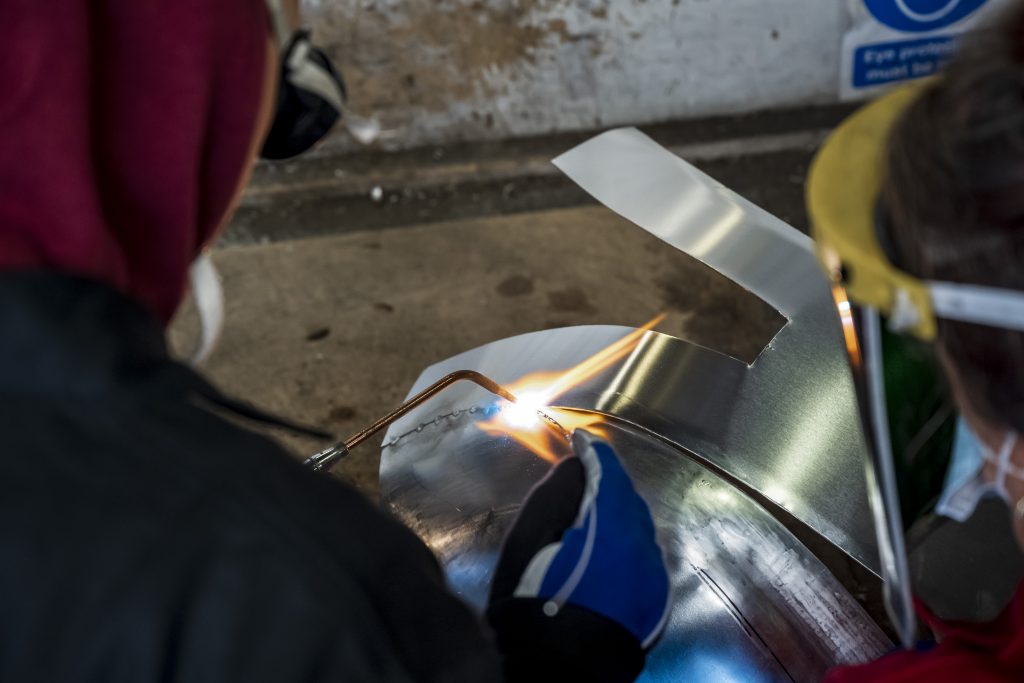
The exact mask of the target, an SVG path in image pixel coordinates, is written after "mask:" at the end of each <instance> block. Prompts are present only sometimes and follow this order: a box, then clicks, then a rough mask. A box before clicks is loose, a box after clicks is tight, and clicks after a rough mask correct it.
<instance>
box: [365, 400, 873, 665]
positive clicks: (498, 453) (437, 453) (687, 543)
mask: <svg viewBox="0 0 1024 683" xmlns="http://www.w3.org/2000/svg"><path fill="white" fill-rule="evenodd" d="M460 393H461V394H462V395H463V396H461V397H460V396H457V395H456V396H453V395H451V394H449V395H447V396H445V397H444V399H442V400H443V404H444V405H442V406H438V407H439V408H441V412H440V414H439V415H438V416H437V417H435V418H433V419H431V420H429V421H428V422H427V423H425V424H422V425H417V426H416V427H414V428H412V429H411V430H410V431H408V432H407V433H405V434H402V435H400V436H399V435H396V436H395V437H393V438H392V439H391V440H390V441H388V442H387V446H386V449H385V453H386V460H385V463H384V469H383V474H384V476H383V479H382V481H384V482H385V488H384V489H383V491H382V493H383V496H384V498H385V500H387V501H389V502H390V505H391V508H392V509H393V511H394V512H395V513H396V514H397V515H398V516H399V518H400V519H402V521H403V522H405V523H406V524H407V525H408V526H409V527H410V528H412V529H413V530H414V531H415V532H416V533H417V534H419V535H420V537H422V538H423V539H424V540H425V541H426V542H427V543H428V545H430V547H431V548H432V549H433V550H434V551H435V552H436V553H437V555H438V557H439V558H440V559H441V561H442V563H443V564H444V566H445V570H446V573H447V576H448V580H449V582H450V584H451V585H452V587H453V589H454V590H455V591H456V593H457V594H459V595H460V596H461V597H462V598H463V599H464V600H466V601H467V602H468V603H469V604H471V605H472V606H473V607H474V608H475V609H477V610H478V611H482V610H483V608H484V606H485V605H486V600H487V594H488V590H489V584H490V579H491V576H492V574H493V571H494V566H495V563H496V562H497V558H498V554H499V552H500V549H501V542H502V539H503V538H504V536H505V534H506V532H507V531H508V529H509V527H510V525H511V524H512V523H513V521H514V519H515V515H516V512H517V510H518V508H519V505H520V503H521V501H522V500H523V498H524V497H525V496H526V494H527V492H528V491H529V489H530V487H531V486H532V485H533V484H534V483H536V481H538V480H539V479H540V478H541V477H543V475H544V473H545V472H546V471H547V469H548V467H549V465H548V463H546V462H545V461H543V460H541V459H540V458H538V457H537V456H536V455H534V454H532V453H530V452H529V451H527V450H525V449H524V448H523V447H522V446H520V445H519V444H518V443H516V442H515V441H512V440H511V439H509V438H508V437H500V436H493V435H490V434H487V433H485V432H484V431H482V430H481V429H479V428H478V426H477V423H478V422H479V421H480V420H481V419H485V418H488V417H490V416H491V415H492V414H493V413H494V412H495V411H497V410H499V409H500V403H499V402H495V401H490V402H488V401H487V399H486V397H485V396H481V395H478V393H477V390H476V389H475V388H468V387H463V388H460V389H459V390H457V391H456V394H460ZM460 398H461V399H470V400H473V401H475V400H477V399H484V401H485V402H483V403H480V404H474V405H471V406H470V407H469V408H468V409H467V408H456V407H454V406H457V405H465V400H460ZM605 429H606V430H607V432H608V437H609V440H610V441H611V443H612V444H613V445H614V447H615V448H616V450H617V452H618V453H619V454H620V456H621V457H622V459H623V462H624V464H625V466H626V468H627V470H628V471H629V473H630V474H631V476H632V477H633V479H634V481H635V482H636V485H637V489H638V490H639V491H640V493H641V495H643V496H644V498H645V500H647V502H648V503H649V505H650V506H651V509H652V513H653V515H654V518H655V520H656V523H657V527H658V536H659V540H660V541H661V543H662V546H663V548H664V549H665V553H666V560H667V562H668V565H669V568H670V572H671V576H672V586H673V589H672V590H673V596H674V600H673V607H672V613H671V616H670V620H669V623H668V627H667V631H666V634H665V636H664V637H663V638H662V639H661V641H660V642H659V643H658V645H657V646H656V647H655V648H654V650H653V651H652V653H651V656H650V657H649V660H648V666H647V669H646V670H645V673H644V676H643V678H642V679H641V680H643V681H709V682H718V681H721V682H726V681H728V682H732V681H745V682H748V683H749V682H756V681H818V680H820V678H821V676H822V675H823V674H824V673H825V671H826V670H828V669H829V668H830V667H832V666H835V665H836V664H839V663H846V662H859V661H866V660H868V659H871V658H873V657H875V656H877V655H879V654H881V653H883V652H884V651H886V650H887V649H889V648H891V643H890V642H889V641H888V640H887V638H886V637H885V635H884V634H883V633H882V632H881V631H880V630H879V628H878V627H877V626H876V625H875V623H874V622H873V621H872V620H871V619H870V617H869V616H868V615H867V614H866V613H865V612H864V610H863V609H862V608H861V607H860V605H859V604H858V603H857V602H856V600H854V599H853V598H852V597H851V596H850V595H849V593H847V591H846V590H845V589H844V588H843V587H842V586H841V585H840V584H839V582H838V581H837V580H836V579H835V578H834V577H833V576H832V574H831V573H830V572H829V571H828V569H827V568H826V567H825V566H824V565H823V564H822V563H821V562H819V561H818V560H817V559H816V558H815V557H814V556H813V555H812V554H811V553H810V552H809V551H808V550H807V549H806V548H805V547H804V546H803V545H802V544H801V543H800V542H799V541H798V540H797V539H796V538H795V537H794V536H793V535H792V534H791V533H789V531H787V529H786V528H785V527H784V526H783V525H782V524H780V523H779V522H778V521H777V520H776V519H775V518H774V517H772V516H771V515H770V514H768V513H767V512H766V511H765V510H764V509H763V508H762V507H761V506H760V505H758V504H757V503H756V502H754V501H753V500H752V499H751V498H749V497H748V496H746V495H744V494H743V493H742V492H741V491H740V490H739V489H737V488H736V487H735V486H733V485H732V484H730V483H729V482H728V481H727V480H726V479H723V478H722V477H720V476H718V475H717V474H715V473H714V472H712V471H711V470H709V469H707V468H706V467H704V466H702V465H701V464H700V463H699V462H698V460H697V459H696V458H695V457H693V455H692V454H689V453H687V452H685V451H684V450H682V449H680V448H678V447H676V446H673V445H671V444H669V443H666V442H665V441H664V440H662V439H659V438H657V437H655V436H653V435H651V434H649V433H646V432H644V431H643V430H641V429H638V428H637V427H635V426H634V425H630V424H628V423H625V422H621V421H617V420H616V421H613V422H611V423H610V424H609V425H607V426H606V427H605ZM615 589H616V590H629V588H628V587H616V588H615Z"/></svg>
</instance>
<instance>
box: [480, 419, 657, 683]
mask: <svg viewBox="0 0 1024 683" xmlns="http://www.w3.org/2000/svg"><path fill="white" fill-rule="evenodd" d="M573 450H574V451H575V456H574V457H569V458H566V459H565V460H563V461H561V462H560V463H559V464H558V465H557V466H556V467H555V468H553V469H552V471H551V472H550V473H549V474H548V476H547V477H545V479H544V480H543V481H542V482H540V483H539V484H538V485H537V486H536V487H535V488H534V490H533V491H532V492H531V493H530V496H529V498H527V501H526V503H525V505H524V506H523V509H522V511H521V512H520V513H519V518H518V519H517V520H516V523H515V525H514V526H513V527H512V530H511V532H510V533H509V536H508V538H507V539H506V541H505V547H504V549H503V550H502V555H501V558H500V559H499V562H498V568H497V571H496V573H495V577H494V583H493V585H492V588H491V599H490V606H489V607H488V611H487V616H488V620H489V621H490V623H491V626H492V627H493V629H494V632H495V635H496V637H497V641H498V647H499V649H500V650H501V651H502V654H503V656H504V658H505V668H506V678H507V680H509V681H520V680H532V681H536V680H556V679H557V680H562V681H565V680H585V681H608V682H614V683H619V682H620V681H632V680H634V679H635V678H636V677H637V676H638V675H639V674H640V672H641V670H642V669H643V667H644V661H645V659H646V653H647V650H648V649H649V648H650V647H651V645H652V644H653V643H654V642H655V640H657V638H658V636H659V635H661V632H662V630H663V629H664V626H665V621H666V618H667V615H668V607H669V577H668V570H667V568H666V566H665V560H664V556H663V554H662V551H661V548H660V547H659V546H658V542H657V540H656V539H655V529H654V521H653V520H652V518H651V513H650V510H649V509H648V507H647V504H646V503H645V502H644V500H643V499H642V498H641V497H640V496H639V494H637V492H636V490H635V489H634V488H633V482H632V481H630V479H629V475H627V474H626V471H625V470H624V469H623V468H622V464H621V463H620V462H619V459H618V456H616V454H615V452H614V451H613V450H612V448H611V446H610V445H608V444H607V443H605V442H604V441H601V440H599V439H597V438H596V437H594V436H593V435H591V434H589V433H587V432H585V431H583V430H576V433H575V434H574V435H573Z"/></svg>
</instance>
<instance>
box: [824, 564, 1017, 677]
mask: <svg viewBox="0 0 1024 683" xmlns="http://www.w3.org/2000/svg"><path fill="white" fill-rule="evenodd" d="M917 611H918V614H920V616H921V618H922V619H923V620H924V621H925V622H927V623H928V625H929V626H931V627H932V630H933V631H935V634H936V636H937V637H938V640H939V643H938V645H936V646H935V647H933V648H931V649H930V650H914V651H909V652H908V651H902V650H900V651H898V652H893V653H891V654H888V655H886V656H885V657H882V658H881V659H878V660H876V661H874V662H871V663H869V664H864V665H861V666H851V667H844V668H841V669H835V670H833V671H831V672H830V673H829V674H828V675H827V676H826V677H825V682H824V683H862V682H865V681H871V682H872V683H904V682H905V681H928V682H929V683H947V682H948V683H997V682H998V683H1003V682H1005V681H1024V583H1022V584H1021V585H1019V586H1018V587H1017V592H1016V594H1014V596H1013V600H1012V601H1011V602H1010V604H1009V606H1007V608H1006V609H1005V610H1004V611H1003V613H1002V614H1001V615H1000V616H999V617H998V618H997V619H995V620H993V621H990V622H988V623H982V624H978V623H972V622H966V621H960V622H943V621H941V620H939V619H938V618H937V617H936V616H935V615H933V614H932V613H931V612H930V611H929V610H928V609H927V608H925V607H924V606H923V605H921V604H918V610H917Z"/></svg>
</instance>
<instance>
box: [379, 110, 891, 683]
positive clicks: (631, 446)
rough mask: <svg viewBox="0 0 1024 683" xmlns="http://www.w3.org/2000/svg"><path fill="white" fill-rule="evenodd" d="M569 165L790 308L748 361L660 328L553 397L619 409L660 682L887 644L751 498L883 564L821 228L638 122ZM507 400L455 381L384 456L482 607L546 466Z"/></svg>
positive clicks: (603, 332)
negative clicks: (642, 518)
mask: <svg viewBox="0 0 1024 683" xmlns="http://www.w3.org/2000/svg"><path fill="white" fill-rule="evenodd" d="M555 163H556V164H557V165H558V166H559V167H560V168H561V169H562V170H563V171H565V172H566V173H567V174H568V175H569V176H570V177H571V178H572V179H573V180H575V181H576V182H577V183H579V184H580V185H581V186H582V187H583V188H584V189H585V190H587V191H588V192H590V193H591V194H592V195H594V196H595V197H596V198H597V199H598V200H599V201H601V202H602V203H604V204H605V205H606V206H608V207H609V208H610V209H612V210H614V211H616V212H617V213H619V214H621V215H622V216H624V217H626V218H627V219H629V220H631V221H633V222H634V223H636V224H637V225H639V226H640V227H641V228H644V229H646V230H648V231H650V232H652V233H653V234H655V235H657V236H659V237H661V238H662V239H663V240H665V241H666V242H668V243H669V244H671V245H673V246H675V247H676V248H678V249H681V250H682V251H685V252H686V253H688V254H690V255H692V256H694V257H696V258H698V259H700V260H701V261H703V262H704V263H706V264H708V265H709V266H711V267H712V268H715V269H716V270H718V271H719V272H721V273H723V274H724V275H726V276H727V277H729V278H731V279H733V280H734V281H736V282H737V283H739V284H740V285H742V286H744V287H745V288H747V289H748V290H750V291H751V292H752V293H754V294H755V295H757V296H759V297H761V298H762V299H763V300H764V301H766V302H767V303H769V304H770V305H772V306H774V307H775V308H776V309H777V310H778V311H779V312H780V313H781V314H782V315H783V316H784V317H785V318H786V319H787V321H788V322H787V324H786V325H785V326H784V327H783V328H782V330H781V331H780V332H779V333H778V335H777V336H776V337H775V339H773V340H772V342H771V343H770V344H769V345H768V346H767V347H766V348H765V349H764V350H763V351H762V352H761V354H760V355H759V356H758V357H757V359H756V360H755V361H754V363H752V364H749V365H748V364H746V363H743V362H741V361H739V360H737V359H734V358H731V357H729V356H726V355H723V354H720V353H717V352H715V351H714V350H711V349H707V348H703V347H700V346H697V345H694V344H691V343H688V342H686V341H684V340H681V339H676V338H674V337H670V336H667V335H663V334H659V333H656V332H647V333H646V334H645V335H644V336H643V337H642V339H641V340H640V343H639V344H638V345H637V346H636V348H635V349H634V350H633V351H632V352H631V353H630V354H629V355H628V356H627V357H625V358H624V359H622V360H621V361H619V362H617V363H615V364H614V365H612V366H611V367H609V368H608V369H607V370H605V371H604V372H602V373H599V374H597V375H595V376H593V377H590V378H588V379H587V381H585V382H583V383H582V384H580V385H579V386H577V387H575V388H574V389H572V390H571V391H569V392H567V393H565V394H564V395H562V396H560V397H559V399H558V402H557V403H558V405H559V406H564V407H567V408H571V409H575V410H581V411H592V412H596V413H600V414H602V415H605V416H608V417H609V418H610V419H612V421H613V423H614V427H613V429H612V437H613V441H614V443H615V445H616V447H617V448H618V450H619V452H620V453H621V454H622V457H623V459H624V461H625V462H626V466H627V468H628V469H629V470H630V471H631V473H632V474H633V475H634V476H635V477H636V478H637V480H638V486H639V488H640V491H641V493H642V494H643V495H644V496H645V498H646V499H647V500H648V502H649V503H650V504H651V507H652V512H653V514H654V517H655V521H656V523H657V525H658V528H659V532H660V533H661V535H662V540H663V541H664V542H665V544H666V547H667V548H668V551H669V556H670V561H671V563H672V571H673V586H674V604H673V613H672V618H671V621H670V624H669V629H668V632H667V633H666V636H665V638H664V639H663V641H662V642H661V643H660V644H659V645H658V647H657V649H656V650H655V651H654V652H653V653H652V656H651V659H650V662H649V666H648V669H647V671H646V672H645V676H646V677H647V678H646V680H665V681H669V680H672V681H676V680H707V681H758V680H773V681H774V680H783V681H786V680H794V681H813V680H818V678H820V675H821V674H822V673H823V672H824V671H825V670H826V669H827V668H828V667H829V666H831V665H834V664H837V663H843V662H849V661H864V660H867V659H870V658H871V657H873V656H875V655H878V654H880V653H881V652H883V651H885V650H886V649H888V648H889V647H890V644H889V643H888V641H887V639H886V638H885V636H884V635H883V634H882V632H881V631H880V630H879V629H878V627H877V626H876V625H875V624H874V623H873V622H872V621H871V619H870V618H869V617H868V616H867V615H866V614H865V613H864V612H863V610H861V608H860V607H859V606H858V605H857V603H856V601H854V600H853V599H852V598H851V596H850V595H849V594H848V593H847V592H846V590H845V589H844V588H843V587H842V586H841V585H840V584H839V583H838V582H837V581H836V580H835V579H834V577H833V576H832V575H831V574H830V573H829V572H828V570H827V569H826V568H825V567H824V565H822V564H821V563H820V562H819V561H818V560H817V559H815V557H814V556H813V555H812V554H811V553H810V552H809V551H808V550H807V549H806V548H805V547H804V546H803V545H801V544H800V542H799V541H797V539H796V538H794V537H793V536H792V535H791V534H790V533H789V532H788V531H787V530H786V528H785V527H784V526H783V525H781V524H780V523H779V522H778V521H776V520H775V518H774V517H773V516H772V515H770V514H769V513H768V511H767V510H766V509H765V508H764V507H762V506H761V505H759V504H758V502H755V500H753V499H751V498H750V497H748V496H746V495H745V494H744V493H743V491H752V492H757V495H758V496H759V499H761V500H764V501H765V502H766V504H768V505H772V506H778V507H779V508H782V509H784V510H786V511H788V513H789V514H791V515H792V516H793V517H794V518H796V519H797V520H799V521H800V522H801V523H803V524H805V525H807V527H809V528H810V529H812V530H813V531H814V532H815V533H816V534H818V535H819V536H820V537H821V538H823V539H826V540H827V541H828V542H830V543H832V544H834V545H835V547H837V548H839V549H840V550H842V551H843V552H845V553H846V554H848V555H849V556H850V557H852V558H853V559H855V560H856V561H857V562H859V563H861V564H862V565H864V566H866V567H868V568H869V569H874V570H877V564H878V563H877V552H876V543H875V537H874V531H873V528H872V524H871V519H870V514H869V513H868V506H867V495H866V488H865V480H864V457H865V449H864V444H863V440H862V435H861V431H860V425H859V422H858V419H857V410H856V404H855V396H854V392H853V388H852V382H851V378H850V374H849V369H848V366H847V361H846V358H845V351H844V347H843V344H842V339H841V336H840V328H839V325H838V321H837V317H836V311H835V308H834V304H833V302H832V299H831V294H830V291H829V288H828V285H827V283H826V281H825V279H824V277H823V276H822V275H821V273H820V271H819V269H818V267H817V264H816V261H815V258H814V254H813V249H812V246H813V245H812V243H811V241H810V239H809V238H807V237H806V236H804V235H802V234H800V233H799V232H797V231H796V230H795V229H793V228H792V227H790V226H788V225H786V224H785V223H783V222H781V221H779V220H778V219H776V218H774V217H773V216H771V215H769V214H767V213H766V212H764V211H762V210H761V209H759V208H757V207H756V206H754V205H752V204H750V203H749V202H747V201H746V200H744V199H743V198H741V197H739V196H737V195H735V194H734V193H732V192H731V191H729V190H728V189H727V188H725V187H723V186H721V185H720V184H718V183H717V182H715V181H714V180H712V179H711V178H709V177H707V176H706V175H704V174H702V173H701V172H699V171H697V170H696V169H695V168H693V167H692V166H690V165H689V164H687V163H686V162H685V161H683V160H681V159H679V158H677V157H675V156H674V155H672V154H670V153H669V152H667V151H666V150H664V149H663V148H661V147H659V146H658V145H657V144H655V143H654V142H653V141H651V140H650V139H649V138H647V137H645V136H643V135H642V134H640V133H639V132H637V131H635V130H632V129H624V130H617V131H611V132H609V133H605V134H604V135H601V136H598V137H597V138H595V139H593V140H591V141H589V142H587V143H584V144H583V145H581V146H580V147H578V148H576V149H574V150H572V151H570V152H569V153H567V154H566V155H563V156H562V157H559V158H558V159H556V160H555ZM628 332H630V330H629V329H627V328H621V327H611V326H585V327H576V328H564V329H558V330H548V331H544V332H538V333H534V334H528V335H523V336H520V337H515V338H512V339H505V340H500V341H496V342H494V343H492V344H488V345H486V346H483V347H480V348H478V349H474V350H471V351H467V352H466V353H463V354H460V355H459V356H456V357H454V358H451V359H449V360H447V361H443V362H441V363H438V364H437V365H435V366H432V367H430V368H428V369H426V370H425V371H424V373H423V375H422V376H421V377H420V378H419V380H418V381H417V382H416V385H415V386H414V387H412V389H411V391H410V394H411V393H413V392H416V391H419V390H421V389H423V388H424V387H426V386H427V385H429V384H431V383H432V382H434V381H436V380H438V379H440V378H441V377H442V376H444V375H446V374H447V373H449V372H451V371H454V370H461V369H468V370H476V371H479V372H482V373H483V374H485V375H488V376H489V377H491V378H492V379H494V380H496V381H498V382H500V383H510V382H513V381H514V380H516V379H519V378H520V377H522V376H524V375H526V374H528V373H531V372H535V371H540V370H546V371H552V370H560V369H567V368H570V367H572V366H573V365H575V364H577V363H579V362H580V361H582V360H584V359H585V358H587V357H589V356H590V355H592V354H594V353H595V352H597V351H599V350H600V349H602V348H604V347H606V346H608V345H609V344H611V343H613V342H615V341H617V340H618V339H620V338H622V337H623V336H624V335H625V334H627V333H628ZM495 407H496V405H495V403H494V402H493V400H492V397H490V396H488V395H487V394H486V393H485V392H483V391H482V390H479V389H477V388H475V387H471V386H470V387H463V388H460V389H458V390H452V391H449V392H446V393H445V394H443V395H442V396H441V397H438V398H437V399H435V400H434V401H432V402H430V403H428V404H426V405H424V406H422V407H421V408H419V409H418V410H416V411H415V412H413V413H411V414H410V415H408V416H406V417H405V418H404V419H403V420H401V421H399V422H398V423H396V424H395V425H393V426H392V428H391V430H390V431H389V432H388V435H387V437H386V438H385V447H384V449H383V453H382V460H381V492H382V496H383V499H384V501H385V503H386V504H387V505H388V506H390V507H391V509H392V510H393V511H394V512H395V513H396V514H397V515H398V516H400V517H401V518H402V519H403V520H404V521H405V522H406V523H408V524H409V525H410V526H411V527H412V528H413V529H414V530H415V531H417V533H419V534H420V536H421V537H423V538H424V540H425V541H426V542H427V543H428V544H429V545H430V546H431V547H432V548H434V549H435V550H436V551H437V552H438V554H439V555H440V557H441V558H442V560H443V562H444V564H445V568H446V571H447V573H448V576H449V579H450V581H451V582H452V585H453V586H454V587H455V588H456V589H457V590H458V591H459V592H460V593H461V594H462V595H463V596H464V597H465V598H466V599H467V600H468V601H469V602H470V603H471V604H474V605H476V606H477V607H479V606H481V605H482V604H483V600H484V596H485V594H486V585H487V582H488V580H489V578H490V575H491V571H492V570H493V565H494V562H495V560H496V553H497V550H498V546H499V543H500V539H501V537H502V534H503V533H504V531H505V529H506V528H507V526H508V523H509V521H510V520H511V519H512V517H513V515H514V513H515V510H516V509H517V508H518V505H519V504H520V503H521V502H522V499H523V496H524V495H525V494H526V492H527V491H528V489H529V486H530V485H531V484H532V483H533V482H535V481H537V480H538V479H539V478H540V477H542V476H543V474H544V472H545V471H546V468H547V465H546V463H544V462H543V461H541V460H539V459H537V458H536V457H534V456H532V455H529V454H526V453H524V452H522V450H521V449H520V448H519V447H518V446H517V445H515V444H514V443H513V442H511V441H509V440H508V439H506V438H495V437H491V436H486V435H484V434H483V432H481V431H480V430H479V429H477V428H476V427H475V426H474V425H475V422H476V421H477V419H478V416H482V414H483V413H485V412H487V411H490V410H494V409H495ZM471 411H472V412H471Z"/></svg>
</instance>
